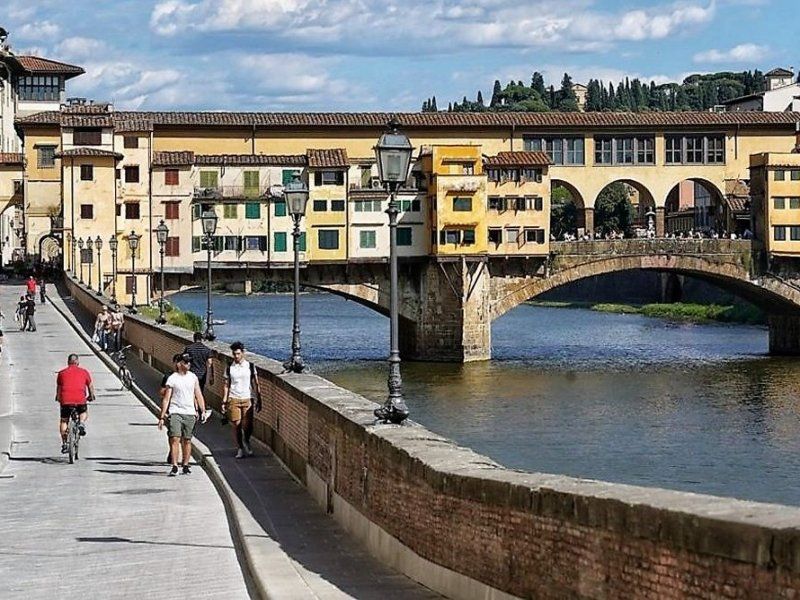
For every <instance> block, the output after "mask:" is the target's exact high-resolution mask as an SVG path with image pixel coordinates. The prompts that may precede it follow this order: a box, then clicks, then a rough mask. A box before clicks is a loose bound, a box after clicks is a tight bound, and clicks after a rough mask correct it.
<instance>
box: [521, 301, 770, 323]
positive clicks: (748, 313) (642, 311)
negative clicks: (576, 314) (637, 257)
mask: <svg viewBox="0 0 800 600" xmlns="http://www.w3.org/2000/svg"><path fill="white" fill-rule="evenodd" d="M527 304H530V305H531V306H540V307H544V308H583V309H588V310H593V311H596V312H605V313H613V314H621V315H642V316H644V317H651V318H655V319H667V320H672V321H686V322H691V323H708V322H718V323H741V324H746V325H764V324H766V322H767V319H766V315H764V313H763V312H762V311H761V310H759V309H758V308H756V307H755V306H752V305H748V304H744V305H742V304H735V305H728V306H723V305H720V304H693V303H684V302H675V303H672V304H616V303H594V302H550V301H536V300H530V301H528V302H527Z"/></svg>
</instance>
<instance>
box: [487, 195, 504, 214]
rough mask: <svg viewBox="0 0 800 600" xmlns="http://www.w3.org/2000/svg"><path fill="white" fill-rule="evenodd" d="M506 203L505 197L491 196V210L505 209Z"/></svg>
mask: <svg viewBox="0 0 800 600" xmlns="http://www.w3.org/2000/svg"><path fill="white" fill-rule="evenodd" d="M505 208H506V205H505V201H504V200H503V198H501V197H500V196H489V210H497V211H502V210H505Z"/></svg>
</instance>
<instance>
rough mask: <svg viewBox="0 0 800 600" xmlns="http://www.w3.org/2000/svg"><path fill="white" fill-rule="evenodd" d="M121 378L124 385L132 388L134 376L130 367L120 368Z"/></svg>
mask: <svg viewBox="0 0 800 600" xmlns="http://www.w3.org/2000/svg"><path fill="white" fill-rule="evenodd" d="M119 378H120V379H121V380H122V385H123V386H124V387H125V388H126V389H131V388H132V387H133V377H131V372H130V371H129V370H128V367H122V368H121V369H120V370H119Z"/></svg>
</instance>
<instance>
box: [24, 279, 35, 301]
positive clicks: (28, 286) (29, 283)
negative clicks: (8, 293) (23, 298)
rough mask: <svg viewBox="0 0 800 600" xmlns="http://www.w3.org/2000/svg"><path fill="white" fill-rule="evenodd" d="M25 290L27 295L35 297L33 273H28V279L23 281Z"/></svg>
mask: <svg viewBox="0 0 800 600" xmlns="http://www.w3.org/2000/svg"><path fill="white" fill-rule="evenodd" d="M25 290H26V293H27V294H28V297H30V298H35V297H36V280H35V279H34V278H33V275H30V276H29V277H28V279H27V280H26V281H25Z"/></svg>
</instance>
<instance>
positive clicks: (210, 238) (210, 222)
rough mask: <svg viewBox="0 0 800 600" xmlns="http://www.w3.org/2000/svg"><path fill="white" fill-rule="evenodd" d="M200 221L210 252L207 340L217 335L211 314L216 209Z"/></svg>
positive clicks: (204, 214)
mask: <svg viewBox="0 0 800 600" xmlns="http://www.w3.org/2000/svg"><path fill="white" fill-rule="evenodd" d="M200 221H201V222H202V223H203V233H204V234H205V242H206V251H207V252H208V258H207V260H206V268H207V272H208V284H207V286H206V331H205V338H206V339H207V340H213V339H214V338H215V337H216V336H215V335H214V325H213V323H212V319H211V316H212V315H213V314H214V313H213V312H211V250H212V246H213V242H214V233H215V232H216V231H217V213H215V212H214V209H211V210H207V211H205V212H203V214H202V215H200Z"/></svg>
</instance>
